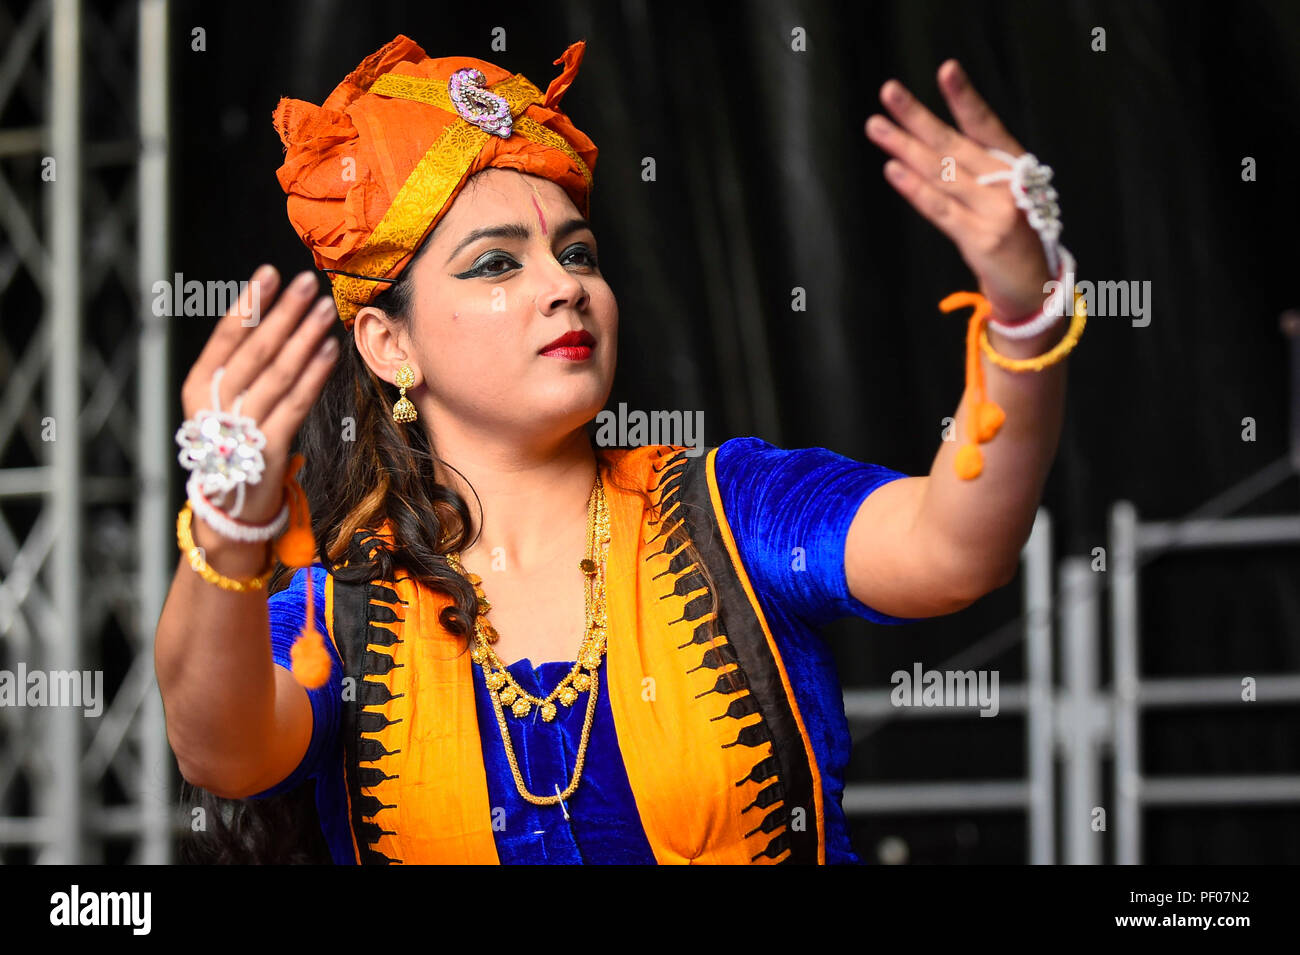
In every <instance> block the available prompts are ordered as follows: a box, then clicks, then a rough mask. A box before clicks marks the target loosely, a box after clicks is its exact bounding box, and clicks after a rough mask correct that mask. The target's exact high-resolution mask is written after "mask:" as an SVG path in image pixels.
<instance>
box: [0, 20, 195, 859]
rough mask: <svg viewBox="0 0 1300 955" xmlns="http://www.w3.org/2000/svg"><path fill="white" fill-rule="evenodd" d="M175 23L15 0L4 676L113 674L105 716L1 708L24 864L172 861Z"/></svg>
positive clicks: (6, 830)
mask: <svg viewBox="0 0 1300 955" xmlns="http://www.w3.org/2000/svg"><path fill="white" fill-rule="evenodd" d="M13 9H17V10H18V11H19V12H18V13H17V14H15V13H14V12H13ZM166 23H167V7H166V3H165V2H163V0H140V2H138V3H136V4H121V5H113V6H101V5H95V4H91V5H85V6H83V5H82V4H81V3H79V2H78V0H37V2H35V3H30V4H17V5H15V7H14V8H12V9H11V8H10V7H9V6H7V5H6V6H3V7H0V33H3V34H4V35H6V36H7V37H8V38H9V39H8V41H7V43H6V45H5V48H4V51H3V61H2V62H0V117H3V118H4V120H3V124H2V125H0V224H2V225H3V243H2V244H0V313H3V315H4V316H5V318H4V334H3V336H2V337H0V371H3V380H4V384H3V398H2V403H0V571H2V572H3V583H2V584H0V651H2V653H3V664H2V666H3V667H4V668H6V669H8V670H9V671H13V670H14V669H15V668H17V667H22V668H24V669H25V670H26V671H28V672H33V671H38V670H39V671H43V672H44V673H45V674H47V675H51V676H50V679H51V682H52V681H53V676H52V675H53V674H65V675H66V674H95V673H98V674H101V675H102V676H101V677H100V679H102V680H103V683H102V691H103V692H102V697H101V699H100V700H99V706H98V712H97V713H96V712H93V710H94V707H90V708H88V707H84V706H70V705H50V706H38V707H33V706H27V705H14V706H3V707H0V860H2V861H5V862H20V861H33V862H40V863H79V862H80V863H86V862H89V863H95V862H104V861H126V862H145V863H158V862H166V861H169V860H170V858H171V845H172V835H173V829H174V825H173V823H174V820H175V819H176V808H175V807H174V806H173V794H172V792H171V789H172V778H173V776H172V773H173V771H172V760H171V757H170V753H169V751H168V747H167V740H166V734H165V728H164V724H163V714H162V703H161V700H160V698H159V695H158V691H157V686H156V684H155V682H154V673H153V630H154V626H155V624H156V621H157V619H158V616H159V614H160V612H161V608H162V602H163V599H164V596H165V593H166V587H167V581H168V577H169V576H170V567H169V565H168V560H167V559H168V557H170V552H168V551H166V550H165V549H164V548H162V547H161V546H160V545H161V544H162V543H163V542H165V541H166V539H167V534H168V530H167V524H168V511H169V510H170V507H169V489H170V488H169V481H170V477H171V473H170V472H171V466H170V465H171V459H170V455H169V440H168V434H167V424H168V417H169V409H170V406H171V403H172V402H171V396H170V393H169V389H168V380H169V375H168V368H167V352H168V335H169V329H168V328H167V326H166V323H165V322H164V321H160V320H158V319H156V318H155V317H154V316H152V314H150V311H149V309H148V308H147V307H146V303H147V302H149V301H150V296H149V290H150V288H151V287H152V285H153V282H154V281H155V280H156V279H157V277H159V276H163V275H167V274H168V269H167V247H168V231H167V226H168V223H167V207H166V204H167V108H168V106H167V87H168V83H167V55H166ZM87 37H90V38H91V39H92V40H93V42H90V43H86V38H87ZM27 316H31V317H32V321H30V322H24V321H23V318H25V317H27ZM142 372H145V373H142ZM133 382H134V384H135V391H134V393H132V391H131V390H130V385H131V384H132V383H133ZM122 661H126V662H125V666H122ZM85 682H86V683H89V684H91V685H93V682H94V678H93V677H89V678H88V679H87V680H86V681H85ZM80 685H81V686H82V688H83V696H82V699H83V702H84V701H85V700H86V699H87V696H86V695H85V684H80Z"/></svg>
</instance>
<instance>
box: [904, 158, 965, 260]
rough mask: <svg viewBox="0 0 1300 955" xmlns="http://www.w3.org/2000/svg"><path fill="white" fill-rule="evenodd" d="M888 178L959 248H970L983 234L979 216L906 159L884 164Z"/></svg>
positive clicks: (905, 197) (918, 210) (917, 209)
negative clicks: (920, 174)
mask: <svg viewBox="0 0 1300 955" xmlns="http://www.w3.org/2000/svg"><path fill="white" fill-rule="evenodd" d="M885 178H886V179H888V180H889V182H890V184H891V185H892V186H893V187H894V188H895V189H896V190H898V193H899V194H900V195H901V196H902V197H903V198H904V199H906V200H907V201H908V202H910V203H911V204H912V206H913V207H914V208H915V209H916V211H917V212H919V213H921V215H923V216H925V217H926V218H927V219H929V220H930V222H931V223H933V224H934V225H935V227H936V228H938V229H939V231H940V232H942V233H943V234H944V235H946V236H948V238H950V239H951V240H952V241H953V242H954V243H955V244H956V245H957V247H958V248H959V249H963V250H965V249H966V248H968V247H969V246H970V245H971V243H972V242H973V241H974V239H975V238H976V237H977V236H978V235H979V234H980V231H981V228H980V219H979V217H978V216H977V215H976V214H975V213H974V212H972V211H971V210H970V209H968V208H967V207H966V206H964V205H962V204H961V203H960V202H958V201H957V200H956V199H955V198H954V197H953V196H951V195H949V194H947V193H945V192H944V191H943V190H941V189H939V188H938V187H936V186H935V185H934V184H933V183H932V182H931V180H930V178H929V177H922V176H918V175H917V174H916V173H915V172H913V171H912V170H911V169H909V168H908V167H907V166H906V165H905V164H904V163H903V162H901V161H899V160H897V159H891V160H889V162H887V163H885Z"/></svg>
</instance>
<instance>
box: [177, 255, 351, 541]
mask: <svg viewBox="0 0 1300 955" xmlns="http://www.w3.org/2000/svg"><path fill="white" fill-rule="evenodd" d="M279 285H280V277H279V274H278V273H277V272H276V270H275V269H274V268H273V267H272V266H270V265H263V266H262V267H261V268H259V269H258V270H257V271H256V272H255V273H254V274H253V278H252V281H250V282H249V283H248V285H247V286H246V287H245V289H244V291H243V292H242V293H241V294H240V296H239V299H238V301H237V302H236V303H235V305H234V306H232V307H231V309H230V311H228V312H226V314H225V315H224V316H223V317H222V318H221V320H220V321H219V322H217V326H216V328H215V329H213V332H212V336H211V337H210V338H209V339H208V343H207V344H206V345H205V346H204V348H203V351H202V352H201V353H200V354H199V357H198V360H197V361H195V362H194V364H193V366H192V367H191V368H190V372H189V374H188V375H186V377H185V382H184V384H183V385H182V386H181V404H182V406H183V408H184V413H185V417H186V418H187V419H189V418H193V417H195V416H196V415H197V414H198V413H199V411H201V410H203V409H205V408H208V409H210V408H211V407H212V377H213V375H214V373H215V372H216V370H217V369H218V368H221V367H224V368H225V371H224V372H223V374H222V377H221V381H220V383H219V384H218V386H217V391H218V396H219V397H220V399H221V408H222V410H225V411H229V410H231V409H232V408H233V407H234V403H235V398H236V397H237V396H238V395H239V394H240V392H243V391H246V392H247V394H245V395H244V402H243V405H242V406H241V407H240V414H241V415H246V416H248V417H250V418H252V419H253V421H255V422H256V423H257V427H258V429H259V430H260V431H261V432H262V434H264V435H266V446H265V447H264V448H263V449H262V457H263V459H264V461H265V463H266V470H265V471H264V472H263V474H262V477H261V480H259V481H258V483H256V484H250V485H248V486H247V487H245V489H244V507H243V510H242V511H241V512H240V514H239V517H238V520H239V521H240V522H242V523H248V524H264V523H267V522H268V521H271V520H273V519H274V518H275V516H276V514H278V513H279V512H280V508H281V507H282V506H283V505H284V486H283V485H284V474H285V471H286V469H287V468H288V462H289V452H290V450H291V448H292V446H293V439H294V436H295V435H296V434H297V433H298V428H299V427H300V426H301V425H302V422H303V420H304V419H305V418H306V417H307V412H308V411H309V410H310V409H311V406H312V404H313V403H315V401H316V398H317V396H318V395H319V394H320V392H321V389H322V388H324V387H325V382H326V380H327V379H328V378H329V375H330V371H331V369H332V368H333V367H334V362H335V360H336V359H337V357H338V343H337V341H336V340H335V339H334V337H333V336H332V335H330V334H329V331H330V329H331V327H332V326H333V324H334V322H336V321H338V312H337V311H336V310H335V308H334V302H333V300H332V299H331V298H330V297H329V296H324V297H322V298H320V299H319V300H317V301H315V304H313V299H314V298H315V295H316V291H317V289H318V288H319V286H318V283H317V280H316V276H315V275H313V274H312V273H311V272H303V273H301V274H299V275H298V276H297V277H296V278H295V279H294V280H293V282H291V283H290V284H289V286H288V288H286V289H285V290H284V291H283V293H281V294H280V296H279V298H278V299H276V300H275V304H274V306H271V300H272V297H273V296H274V295H275V293H276V290H277V289H278V288H279ZM268 306H270V307H269V309H268ZM233 502H234V492H233V491H232V492H231V494H230V495H228V496H227V498H226V499H225V501H224V503H226V504H227V505H229V504H233ZM213 503H214V504H219V506H220V503H219V501H214V502H213Z"/></svg>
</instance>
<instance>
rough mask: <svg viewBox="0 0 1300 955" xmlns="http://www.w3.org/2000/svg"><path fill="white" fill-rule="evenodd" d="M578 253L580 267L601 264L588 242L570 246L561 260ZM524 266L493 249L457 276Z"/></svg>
mask: <svg viewBox="0 0 1300 955" xmlns="http://www.w3.org/2000/svg"><path fill="white" fill-rule="evenodd" d="M574 253H576V256H575V257H576V259H577V264H578V267H579V268H585V269H597V268H599V267H600V266H599V264H598V263H597V262H596V254H595V253H594V252H592V251H591V249H589V248H588V247H587V245H586V243H583V242H579V243H576V244H574V245H571V246H569V247H568V248H567V249H565V250H564V252H563V253H561V255H560V261H561V262H564V261H565V260H566V259H567V258H569V257H570V256H571V254H574ZM498 263H501V264H503V265H506V266H509V267H508V268H497V267H496V266H497V264H498ZM519 268H523V266H521V265H520V264H519V263H518V262H516V261H515V259H514V257H513V256H511V255H510V254H509V253H506V252H503V251H502V250H500V249H493V250H491V251H490V252H487V253H484V254H483V255H482V256H480V257H479V259H478V261H476V262H475V263H474V264H473V265H472V266H470V268H469V269H467V270H466V271H464V272H461V273H460V274H459V275H457V276H456V278H458V279H473V278H480V277H484V276H493V275H505V274H506V273H508V272H513V271H515V269H519Z"/></svg>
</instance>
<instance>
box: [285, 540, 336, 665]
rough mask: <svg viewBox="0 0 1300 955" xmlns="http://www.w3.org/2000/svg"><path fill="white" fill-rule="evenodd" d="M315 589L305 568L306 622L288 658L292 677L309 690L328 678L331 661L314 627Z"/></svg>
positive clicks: (323, 640) (308, 571)
mask: <svg viewBox="0 0 1300 955" xmlns="http://www.w3.org/2000/svg"><path fill="white" fill-rule="evenodd" d="M315 598H316V590H315V588H314V587H313V586H312V583H311V567H310V566H309V567H308V568H307V623H306V624H305V625H304V626H303V628H302V631H301V632H300V633H299V634H298V638H297V639H296V640H294V642H293V646H292V647H290V648H289V660H290V662H291V663H292V664H293V677H294V679H295V680H297V681H298V682H299V683H300V684H301V685H302V686H305V687H306V688H307V689H309V690H316V689H319V688H320V687H322V686H324V685H325V683H326V681H327V680H329V678H330V670H331V669H333V661H332V660H331V659H330V655H329V652H328V651H327V650H326V649H325V638H324V637H322V636H321V633H320V631H319V630H317V629H316V608H315V602H316V599H315Z"/></svg>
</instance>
